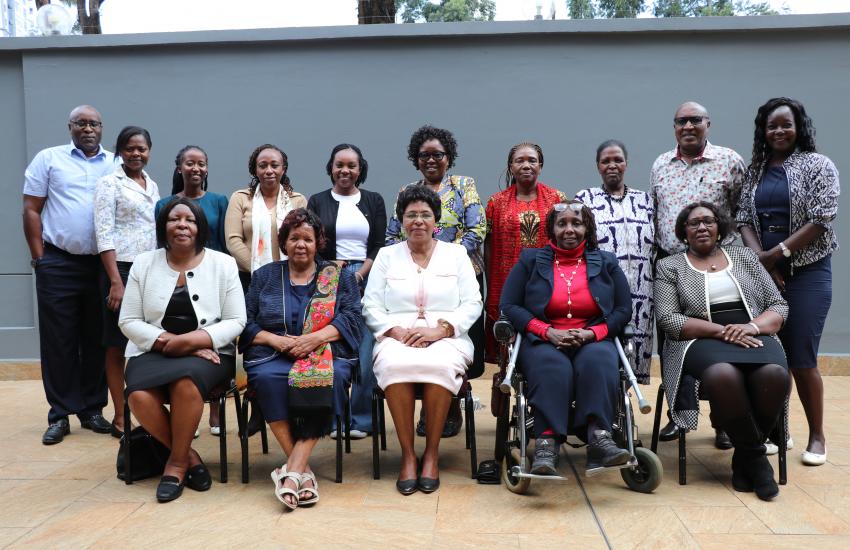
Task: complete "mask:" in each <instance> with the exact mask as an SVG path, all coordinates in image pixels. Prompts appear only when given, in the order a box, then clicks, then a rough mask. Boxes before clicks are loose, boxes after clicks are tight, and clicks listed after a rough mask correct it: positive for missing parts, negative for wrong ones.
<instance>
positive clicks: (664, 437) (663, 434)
mask: <svg viewBox="0 0 850 550" xmlns="http://www.w3.org/2000/svg"><path fill="white" fill-rule="evenodd" d="M674 439H679V426H677V425H676V423H675V422H673V421H672V420H670V421H669V422H667V424H665V425H664V427H663V428H661V430H660V431H659V432H658V440H659V441H673V440H674Z"/></svg>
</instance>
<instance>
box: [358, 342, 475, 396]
mask: <svg viewBox="0 0 850 550" xmlns="http://www.w3.org/2000/svg"><path fill="white" fill-rule="evenodd" d="M372 358H373V363H372V369H373V370H374V371H375V378H376V379H377V381H378V386H379V387H380V388H381V389H382V390H385V389H386V388H387V386H391V385H393V384H400V383H423V384H437V385H438V386H442V387H444V388H446V389H447V390H449V391H450V392H451V393H452V395H457V392H458V391H460V386H461V384H463V375H464V373H465V372H466V367H467V365H468V364H469V360H467V358H466V357H464V356H463V354H462V353H461V352H460V351H459V350H458V349H457V347H455V346H454V345H453V344H452V343H450V342H449V341H447V340H446V339H442V340H437V341H436V342H434V343H432V344H431V345H430V346H428V347H425V348H412V347H410V346H405V345H404V344H402V343H401V342H399V341H398V340H396V339H395V338H384V339H383V340H382V341H381V342H380V343H379V344H376V345H375V351H374V353H373V355H372Z"/></svg>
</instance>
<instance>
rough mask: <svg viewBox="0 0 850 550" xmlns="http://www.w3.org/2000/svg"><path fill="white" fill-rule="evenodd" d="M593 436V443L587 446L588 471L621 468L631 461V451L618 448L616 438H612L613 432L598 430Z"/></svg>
mask: <svg viewBox="0 0 850 550" xmlns="http://www.w3.org/2000/svg"><path fill="white" fill-rule="evenodd" d="M593 436H594V439H593V442H592V443H589V444H588V445H587V469H588V470H594V469H597V468H607V467H609V466H620V465H622V464H625V463H626V462H628V461H629V458H630V457H631V455H630V454H629V451H627V450H626V449H621V448H619V447H617V444H616V443H614V438H612V437H611V432H609V431H606V430H596V431H595V432H594V433H593Z"/></svg>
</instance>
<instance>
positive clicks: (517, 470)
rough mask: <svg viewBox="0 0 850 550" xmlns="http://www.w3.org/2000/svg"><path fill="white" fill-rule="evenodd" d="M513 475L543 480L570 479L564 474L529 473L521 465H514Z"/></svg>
mask: <svg viewBox="0 0 850 550" xmlns="http://www.w3.org/2000/svg"><path fill="white" fill-rule="evenodd" d="M511 475H512V476H513V477H518V478H528V479H543V480H549V481H567V480H569V478H568V477H564V476H541V475H537V474H529V473H526V472H523V471H522V468H520V467H519V466H514V467H513V468H511Z"/></svg>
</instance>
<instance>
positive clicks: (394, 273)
mask: <svg viewBox="0 0 850 550" xmlns="http://www.w3.org/2000/svg"><path fill="white" fill-rule="evenodd" d="M440 213H441V208H440V198H439V197H438V196H437V194H436V193H434V192H433V191H431V190H430V189H428V188H427V187H422V186H411V187H407V188H405V189H404V190H403V191H402V192H401V193H400V194H399V197H398V201H397V202H396V215H397V216H398V218H399V219H401V220H402V223H403V227H404V231H405V233H406V234H407V236H408V238H407V240H406V241H403V242H400V243H398V244H395V245H392V246H388V247H385V248H382V249H381V250H380V251H379V252H378V256H377V257H376V258H375V263H374V265H373V266H372V270H371V272H370V275H369V282H368V284H367V285H366V292H365V295H364V297H363V315H364V317H365V319H366V324H367V325H368V326H369V329H370V330H371V331H372V332H373V333H374V335H375V339H376V341H377V344H376V346H375V350H374V352H373V357H374V363H373V369H374V371H375V378H376V379H377V381H378V386H380V387H381V389H382V390H384V393H385V394H386V397H387V403H388V404H389V407H390V413H391V414H392V417H393V423H394V424H395V428H396V433H397V434H398V440H399V443H400V445H401V452H402V465H401V472H400V474H399V479H398V481H397V482H396V487H397V488H398V490H399V492H401V493H402V494H405V495H409V494H411V493H413V492H415V491H416V490H417V489H418V490H420V491H423V492H426V493H431V492H433V491H435V490H437V488H438V487H439V485H440V479H439V467H438V459H439V445H440V436H441V434H442V431H443V424H444V423H445V420H446V414H447V413H448V410H449V404H450V403H451V398H452V396H453V395H455V394H456V393H457V392H458V391H459V390H460V386H461V384H462V381H463V375H464V373H465V372H466V369H467V367H468V366H469V364H470V363H471V362H472V359H473V354H474V348H473V345H472V341H471V340H470V339H469V336H468V334H467V332H468V331H469V328H470V327H471V326H472V324H473V323H474V322H475V321H476V319H478V317H479V316H480V315H481V309H482V301H481V293H480V291H479V290H478V282H477V280H476V278H475V271H474V270H473V268H472V264H471V263H470V262H469V258H468V256H467V253H466V249H465V248H464V247H463V246H461V245H458V244H452V243H446V242H442V241H438V240H436V239H434V227H435V226H436V223H437V222H438V221H439V219H440ZM414 384H423V386H424V390H423V399H422V406H423V408H424V409H425V414H426V417H427V418H428V419H429V422H428V423H427V428H426V435H425V441H426V443H425V453H424V454H423V455H422V460H421V475H420V476H419V478H418V479H417V460H416V454H415V451H414V448H413V439H414V432H413V409H414V402H415V399H414ZM430 419H433V420H434V421H433V422H432V421H430Z"/></svg>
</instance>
